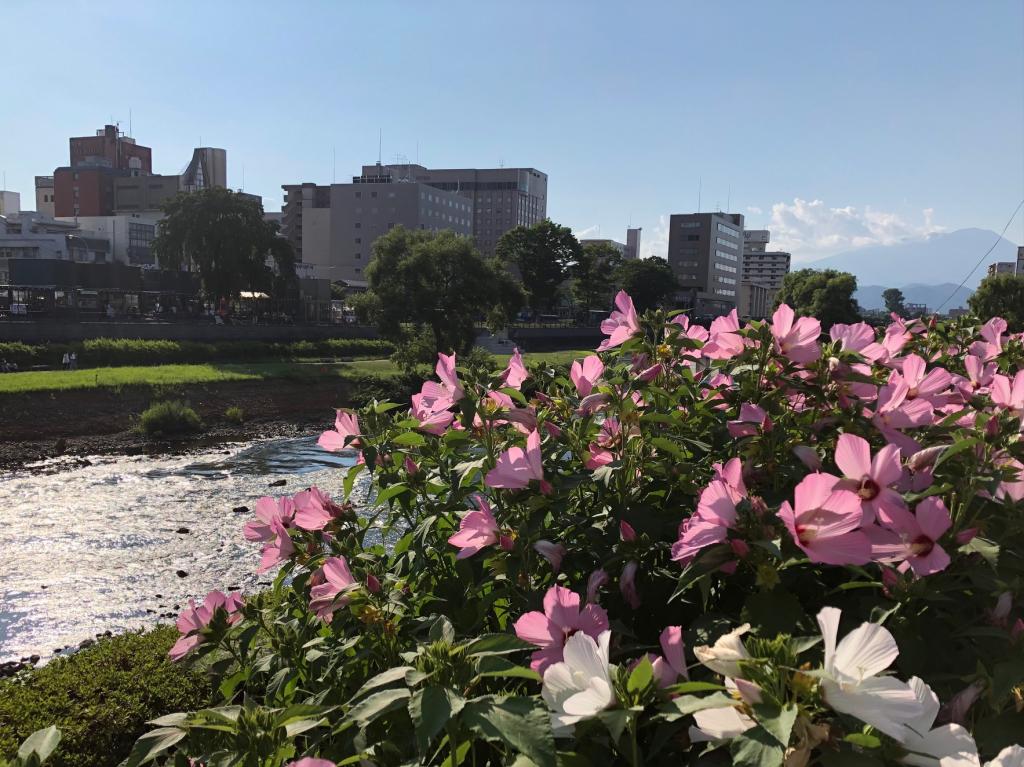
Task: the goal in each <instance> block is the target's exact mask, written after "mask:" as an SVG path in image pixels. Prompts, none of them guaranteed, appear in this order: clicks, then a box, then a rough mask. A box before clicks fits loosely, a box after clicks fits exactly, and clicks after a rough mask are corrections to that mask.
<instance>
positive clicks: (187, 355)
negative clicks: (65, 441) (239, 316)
mask: <svg viewBox="0 0 1024 767" xmlns="http://www.w3.org/2000/svg"><path fill="white" fill-rule="evenodd" d="M394 351H395V347H394V345H393V344H391V343H390V342H388V341H382V340H378V339H372V338H325V339H322V340H318V341H288V342H272V341H217V342H214V343H205V342H201V341H146V340H142V339H139V338H93V339H90V340H88V341H81V342H76V343H70V344H24V343H21V342H18V341H13V342H0V359H6V360H7V361H8V362H13V363H15V364H17V365H18V367H19V368H20V369H21V370H27V369H29V368H31V367H34V366H37V365H46V366H49V367H53V368H59V367H60V364H61V359H62V358H63V356H64V354H65V353H66V352H75V353H76V354H77V355H78V367H79V368H93V367H117V366H120V365H166V364H170V363H177V362H209V361H217V362H242V361H248V360H275V359H297V358H302V357H329V358H332V359H336V358H343V359H344V358H348V359H356V358H360V357H362V358H375V357H387V356H388V355H390V354H392V353H393V352H394Z"/></svg>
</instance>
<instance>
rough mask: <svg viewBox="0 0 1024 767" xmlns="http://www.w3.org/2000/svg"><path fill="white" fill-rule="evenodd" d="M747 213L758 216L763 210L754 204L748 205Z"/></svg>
mask: <svg viewBox="0 0 1024 767" xmlns="http://www.w3.org/2000/svg"><path fill="white" fill-rule="evenodd" d="M747 213H749V214H750V215H752V216H760V215H761V214H762V213H764V211H763V210H761V209H760V208H759V207H757V206H756V205H748V206H747Z"/></svg>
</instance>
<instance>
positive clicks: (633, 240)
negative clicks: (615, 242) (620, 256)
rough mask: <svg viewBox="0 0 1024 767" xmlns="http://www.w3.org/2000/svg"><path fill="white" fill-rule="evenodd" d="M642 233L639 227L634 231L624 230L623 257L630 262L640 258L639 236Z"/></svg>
mask: <svg viewBox="0 0 1024 767" xmlns="http://www.w3.org/2000/svg"><path fill="white" fill-rule="evenodd" d="M642 232H643V228H642V227H639V226H638V227H636V228H635V229H627V230H626V253H625V257H626V258H627V259H629V260H631V261H632V260H635V259H638V258H640V234H641V233H642Z"/></svg>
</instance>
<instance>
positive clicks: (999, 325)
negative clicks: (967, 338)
mask: <svg viewBox="0 0 1024 767" xmlns="http://www.w3.org/2000/svg"><path fill="white" fill-rule="evenodd" d="M1006 328H1007V325H1006V320H1004V319H1003V318H1002V317H993V318H992V319H990V320H989V321H988V322H986V323H985V325H984V326H983V327H982V329H981V331H980V335H981V337H982V338H983V339H985V340H984V341H975V342H974V343H973V344H971V354H973V355H974V356H975V357H980V358H981V359H982V360H983V361H985V362H988V361H990V360H994V359H995V358H996V357H998V356H999V355H1000V354H1001V353H1002V351H1003V334H1004V333H1005V332H1006Z"/></svg>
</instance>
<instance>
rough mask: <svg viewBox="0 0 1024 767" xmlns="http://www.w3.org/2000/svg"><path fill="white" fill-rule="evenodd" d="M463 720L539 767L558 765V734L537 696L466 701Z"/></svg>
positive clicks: (470, 727) (485, 737)
mask: <svg viewBox="0 0 1024 767" xmlns="http://www.w3.org/2000/svg"><path fill="white" fill-rule="evenodd" d="M462 723H463V724H464V725H465V726H466V727H468V728H469V729H470V730H472V731H473V732H475V733H476V734H477V735H479V736H480V737H482V738H484V739H485V740H490V741H500V742H503V743H506V744H507V745H509V746H511V747H512V748H514V749H516V750H517V751H521V752H522V753H523V754H525V755H526V756H527V757H528V758H529V759H531V760H533V761H534V762H535V763H536V764H537V767H555V764H556V762H555V737H554V735H553V734H552V732H551V719H550V716H549V715H548V711H547V708H545V707H544V706H542V705H541V704H540V702H539V701H538V700H536V699H534V698H525V697H508V698H505V697H501V696H493V695H486V696H484V697H481V698H474V699H473V700H471V701H468V702H467V703H466V707H465V708H464V709H463V711H462Z"/></svg>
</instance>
